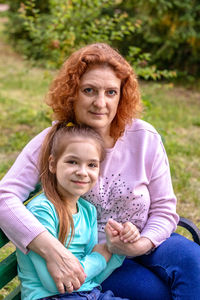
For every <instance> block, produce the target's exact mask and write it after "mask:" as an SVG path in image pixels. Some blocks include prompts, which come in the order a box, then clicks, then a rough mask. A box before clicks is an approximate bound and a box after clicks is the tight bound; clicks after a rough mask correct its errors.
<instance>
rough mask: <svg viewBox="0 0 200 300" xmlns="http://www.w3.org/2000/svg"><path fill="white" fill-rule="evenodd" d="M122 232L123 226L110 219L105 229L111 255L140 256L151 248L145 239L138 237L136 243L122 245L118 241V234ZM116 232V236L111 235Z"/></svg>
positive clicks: (150, 243)
mask: <svg viewBox="0 0 200 300" xmlns="http://www.w3.org/2000/svg"><path fill="white" fill-rule="evenodd" d="M122 230H123V225H122V224H120V223H118V222H116V221H114V220H112V219H110V220H109V221H108V222H107V224H106V227H105V232H106V239H107V245H108V250H109V251H110V252H111V253H116V254H119V255H127V256H134V257H135V256H140V255H143V254H145V253H147V252H148V251H150V250H151V249H152V248H154V244H153V243H152V242H151V241H150V240H149V239H148V238H146V237H140V238H139V239H138V240H137V241H135V242H133V243H130V242H127V243H124V241H122V240H121V239H120V232H121V231H122ZM113 232H115V233H116V232H118V234H117V235H116V234H113Z"/></svg>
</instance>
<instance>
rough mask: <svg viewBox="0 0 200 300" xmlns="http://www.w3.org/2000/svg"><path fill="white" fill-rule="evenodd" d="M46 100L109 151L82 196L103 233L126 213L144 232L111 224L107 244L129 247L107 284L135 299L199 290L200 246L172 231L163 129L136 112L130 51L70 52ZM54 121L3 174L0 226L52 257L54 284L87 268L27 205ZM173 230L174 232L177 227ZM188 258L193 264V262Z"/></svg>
mask: <svg viewBox="0 0 200 300" xmlns="http://www.w3.org/2000/svg"><path fill="white" fill-rule="evenodd" d="M47 103H48V104H49V105H50V106H51V107H52V109H53V111H54V115H55V119H56V120H59V121H63V120H65V121H71V122H73V123H77V124H85V125H88V126H91V127H92V128H93V129H95V130H96V131H97V132H98V133H99V134H100V135H101V136H102V138H103V139H104V142H105V145H106V148H107V151H106V158H105V160H104V162H103V163H102V166H101V171H100V178H99V180H98V182H97V184H96V185H95V187H94V188H93V189H92V192H90V193H87V194H86V195H85V198H86V199H87V200H88V201H90V202H91V203H92V204H94V205H95V206H96V208H97V214H98V231H99V242H100V243H101V242H103V241H105V233H104V229H105V224H106V221H107V220H108V218H113V219H115V220H116V221H117V222H113V224H112V226H113V228H114V229H115V232H120V230H121V229H120V223H125V222H126V221H130V222H132V223H133V224H135V225H136V226H137V227H138V228H139V229H140V232H141V238H140V239H139V240H138V241H137V242H135V243H125V241H123V240H121V239H120V235H119V234H116V236H115V235H114V234H113V232H112V231H111V230H109V229H110V228H106V233H107V240H108V243H109V245H110V246H109V249H110V250H111V251H112V252H114V253H118V254H122V253H123V254H125V255H127V256H133V257H135V258H134V259H126V260H125V262H124V264H123V265H122V267H121V268H119V269H118V270H116V271H115V272H114V273H113V274H112V275H111V276H110V277H109V278H108V279H107V280H106V281H105V282H104V283H103V289H104V290H106V289H108V288H109V289H111V290H112V291H113V292H114V294H115V295H116V296H122V297H126V298H130V299H131V297H132V298H133V296H132V295H133V294H134V299H140V300H141V299H142V300H145V299H148V300H151V299H153V300H156V299H171V298H172V299H182V300H184V299H187V300H188V299H190V300H191V299H199V298H200V286H199V280H200V261H199V257H200V248H199V246H198V245H196V244H195V243H193V242H190V241H189V240H187V239H185V238H184V237H181V236H180V235H177V234H172V232H173V231H174V230H175V229H176V224H177V222H178V216H177V214H176V198H175V196H174V193H173V188H172V185H171V178H170V171H169V165H168V160H167V156H166V153H165V150H164V147H163V145H162V142H161V139H160V136H159V135H158V133H157V132H156V130H155V129H154V128H153V127H152V126H151V125H150V124H148V123H146V122H144V121H142V120H138V119H136V116H137V115H138V114H139V112H140V111H141V102H140V94H139V89H138V84H137V79H136V76H135V74H134V72H133V70H132V68H131V66H130V65H129V64H128V63H127V61H126V60H124V58H123V57H122V56H121V55H120V54H119V53H118V52H116V51H115V50H113V49H112V48H111V47H110V46H108V45H106V44H92V45H89V46H86V47H84V48H82V49H80V50H79V51H77V52H75V53H73V54H72V55H71V56H70V57H69V58H68V59H67V61H66V62H65V63H64V65H63V67H62V69H61V71H60V73H59V74H58V76H57V77H56V78H55V80H54V81H53V83H52V85H51V87H50V91H49V97H48V99H47ZM48 131H49V128H47V129H45V130H44V131H43V132H41V133H40V134H39V135H38V136H36V137H35V138H34V139H33V140H32V141H31V142H30V143H29V144H28V145H27V146H26V147H25V148H24V150H23V151H22V153H21V154H20V156H19V157H18V159H17V161H16V162H15V164H14V165H13V167H12V168H11V169H10V171H9V172H8V173H7V175H6V176H5V177H4V179H3V180H2V182H1V195H2V199H1V201H0V209H1V218H0V220H1V226H2V229H3V230H4V231H5V233H6V234H7V236H8V237H9V238H10V239H11V240H12V241H13V242H14V243H15V244H16V245H17V246H18V247H19V248H21V250H22V251H24V252H26V251H27V250H28V249H30V250H33V251H34V252H37V253H38V254H39V255H40V256H42V257H43V258H44V259H45V260H46V263H47V268H48V270H49V272H50V274H51V276H52V277H53V279H54V281H55V283H56V285H57V288H58V290H59V291H60V292H61V293H62V292H64V289H65V286H66V287H68V286H70V285H71V286H72V287H73V290H76V289H78V288H80V285H81V284H83V282H84V280H85V275H84V272H83V269H82V268H81V266H80V264H79V263H78V261H77V260H76V258H75V257H74V256H73V255H71V254H70V253H69V252H68V251H67V250H66V249H64V247H63V246H62V245H61V244H60V243H59V242H58V241H56V240H55V239H54V238H53V237H52V236H51V235H50V234H48V233H47V231H46V230H45V228H44V227H43V226H42V225H41V224H40V223H39V222H37V220H35V218H34V217H33V216H32V215H31V214H30V213H29V212H28V211H27V210H26V208H25V207H24V206H23V205H22V204H21V201H23V200H25V199H26V197H27V196H28V194H29V193H30V191H32V190H33V189H34V187H35V185H36V183H37V182H38V169H37V163H38V153H39V150H40V147H41V144H42V142H43V140H44V137H45V136H46V134H47V133H48ZM171 234H172V235H171ZM189 261H190V263H188V262H189Z"/></svg>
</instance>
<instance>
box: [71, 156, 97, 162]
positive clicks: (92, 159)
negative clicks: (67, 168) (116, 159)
mask: <svg viewBox="0 0 200 300" xmlns="http://www.w3.org/2000/svg"><path fill="white" fill-rule="evenodd" d="M65 159H80V157H79V156H77V155H66V156H65ZM88 161H92V162H99V161H100V159H96V158H91V159H88Z"/></svg>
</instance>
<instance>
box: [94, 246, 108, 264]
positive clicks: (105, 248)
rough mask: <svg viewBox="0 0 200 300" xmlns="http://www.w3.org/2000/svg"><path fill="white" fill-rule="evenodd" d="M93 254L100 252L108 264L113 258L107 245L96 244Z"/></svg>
mask: <svg viewBox="0 0 200 300" xmlns="http://www.w3.org/2000/svg"><path fill="white" fill-rule="evenodd" d="M92 252H99V253H100V254H101V255H103V256H104V257H105V260H106V262H108V261H109V260H110V258H111V256H112V253H111V252H110V251H109V250H108V246H107V244H106V243H105V244H96V245H95V246H94V248H93V249H92Z"/></svg>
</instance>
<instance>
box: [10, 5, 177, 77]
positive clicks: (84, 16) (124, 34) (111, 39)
mask: <svg viewBox="0 0 200 300" xmlns="http://www.w3.org/2000/svg"><path fill="white" fill-rule="evenodd" d="M42 2H43V1H36V0H24V1H23V2H20V1H16V3H15V4H11V13H10V23H9V34H10V37H11V38H12V39H13V40H14V41H15V43H16V44H17V49H18V50H19V51H22V52H23V53H24V55H25V56H26V57H27V58H31V59H34V60H40V62H41V61H42V62H43V63H44V64H45V65H46V66H47V67H58V66H60V65H61V64H62V62H63V61H64V59H65V57H66V56H68V55H69V54H71V53H72V52H73V51H74V50H76V49H77V48H80V47H81V46H83V45H85V44H88V43H93V42H106V43H108V44H111V45H112V46H114V47H116V48H118V49H119V50H120V51H121V50H122V53H123V51H124V49H126V51H125V52H126V53H125V56H126V57H127V59H128V60H129V61H130V62H131V63H132V64H133V66H134V68H135V69H137V74H138V75H139V76H141V77H143V78H145V79H148V78H152V79H158V78H161V77H172V76H174V74H175V73H174V72H169V71H167V70H164V71H158V70H157V68H156V66H150V64H149V62H150V55H149V54H148V53H144V52H143V51H142V50H141V48H140V47H139V46H138V47H134V46H131V47H129V46H126V44H124V41H126V40H128V38H131V37H132V36H134V35H135V34H137V32H138V34H139V32H140V31H139V30H140V27H141V24H140V22H138V21H137V20H132V19H130V18H129V15H128V13H127V12H126V11H122V10H121V9H117V7H118V3H117V1H115V0H85V1H83V0H71V1H69V0H68V1H67V0H49V1H47V2H46V4H45V5H42Z"/></svg>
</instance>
